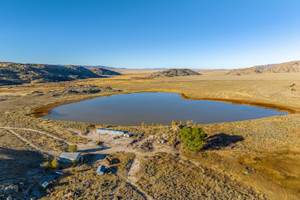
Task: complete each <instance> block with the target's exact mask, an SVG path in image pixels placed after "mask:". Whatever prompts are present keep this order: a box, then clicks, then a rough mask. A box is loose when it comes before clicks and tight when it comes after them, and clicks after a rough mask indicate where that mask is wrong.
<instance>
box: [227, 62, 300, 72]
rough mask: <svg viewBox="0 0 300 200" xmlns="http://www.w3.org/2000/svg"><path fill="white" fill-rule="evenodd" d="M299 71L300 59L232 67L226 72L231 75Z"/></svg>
mask: <svg viewBox="0 0 300 200" xmlns="http://www.w3.org/2000/svg"><path fill="white" fill-rule="evenodd" d="M292 72H300V61H291V62H285V63H280V64H269V65H258V66H254V67H249V68H241V69H234V70H231V71H230V72H228V74H232V75H246V74H261V73H292Z"/></svg>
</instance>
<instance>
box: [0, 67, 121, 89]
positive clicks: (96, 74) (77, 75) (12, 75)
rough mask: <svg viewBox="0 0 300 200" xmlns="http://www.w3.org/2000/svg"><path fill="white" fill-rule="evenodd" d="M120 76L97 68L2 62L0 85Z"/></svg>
mask: <svg viewBox="0 0 300 200" xmlns="http://www.w3.org/2000/svg"><path fill="white" fill-rule="evenodd" d="M119 74H120V73H117V72H115V71H111V70H109V69H100V68H95V69H93V70H89V69H87V68H85V67H82V66H75V65H66V66H63V65H47V64H21V63H11V62H0V85H17V84H23V83H45V82H59V81H72V80H76V79H87V78H103V77H105V76H108V75H119Z"/></svg>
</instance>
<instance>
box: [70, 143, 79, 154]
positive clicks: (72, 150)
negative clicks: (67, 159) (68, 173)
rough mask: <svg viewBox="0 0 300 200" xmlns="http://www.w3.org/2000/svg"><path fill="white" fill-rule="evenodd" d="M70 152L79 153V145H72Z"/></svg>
mask: <svg viewBox="0 0 300 200" xmlns="http://www.w3.org/2000/svg"><path fill="white" fill-rule="evenodd" d="M69 152H77V145H76V144H74V145H71V146H70V147H69Z"/></svg>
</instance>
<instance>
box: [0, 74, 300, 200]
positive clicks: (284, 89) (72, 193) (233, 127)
mask: <svg viewBox="0 0 300 200" xmlns="http://www.w3.org/2000/svg"><path fill="white" fill-rule="evenodd" d="M152 72H153V71H147V70H121V71H120V73H122V75H120V76H113V77H109V78H94V79H84V80H76V81H69V82H59V83H37V84H23V85H17V86H1V87H0V114H1V115H0V149H1V154H0V162H1V164H0V169H1V171H0V177H1V179H0V181H1V183H2V184H3V185H5V184H6V185H7V184H10V183H14V184H15V185H18V187H19V188H20V189H19V191H20V194H23V193H22V192H26V190H28V192H27V193H28V195H29V193H30V192H32V190H33V189H32V188H29V186H32V187H34V184H36V182H30V181H28V179H30V178H32V177H30V173H28V171H30V170H31V171H32V170H33V169H36V168H38V166H39V165H40V164H41V163H42V162H44V161H45V160H46V159H47V157H49V156H50V157H51V156H55V155H56V154H57V152H60V150H61V149H63V148H66V147H67V146H68V145H70V144H77V145H78V147H79V149H80V147H81V146H82V147H83V148H85V145H87V144H89V143H90V142H91V141H92V140H93V139H92V138H88V137H85V136H83V135H82V133H84V132H86V131H88V130H89V127H90V124H88V123H81V122H80V123H76V122H64V121H56V120H47V119H43V118H40V117H37V116H41V115H42V114H43V113H47V112H49V110H50V109H51V108H53V107H54V106H56V105H61V104H64V103H68V102H75V101H80V100H83V99H87V98H93V97H98V96H105V95H111V94H121V93H134V92H149V91H151V92H173V93H179V94H182V97H184V98H191V99H203V100H217V101H224V102H231V103H241V104H250V105H257V106H263V107H268V108H275V109H278V110H282V111H287V112H289V113H290V114H288V115H282V116H275V117H269V118H264V119H256V120H248V121H240V122H231V123H218V124H197V126H199V127H202V128H203V129H204V131H205V132H206V133H207V134H208V136H209V137H211V138H212V140H213V138H214V137H216V136H220V135H221V136H222V135H225V137H219V138H218V140H217V141H214V142H215V143H214V144H215V145H216V146H217V147H218V148H208V149H206V150H203V151H202V152H200V153H190V152H187V151H183V148H182V146H181V145H180V144H179V145H177V144H176V142H175V141H176V139H177V138H178V133H177V132H176V130H173V129H172V127H171V125H170V127H168V126H161V125H157V126H150V125H148V126H147V127H145V126H143V127H142V126H135V127H121V126H115V127H112V126H108V125H100V124H99V125H96V126H97V127H110V128H113V129H119V130H125V131H132V132H140V133H144V134H145V137H146V138H148V139H149V138H159V137H160V136H163V137H167V138H168V142H167V143H166V144H165V145H164V146H163V147H161V146H154V151H149V152H148V151H145V150H142V149H141V150H140V151H136V150H130V149H129V148H128V149H129V150H128V152H126V148H123V149H121V150H120V149H118V148H116V149H118V150H120V151H118V152H117V151H116V152H114V151H111V152H107V154H110V156H111V157H112V158H118V159H119V160H120V161H121V163H120V164H119V165H120V166H118V173H117V175H114V174H107V175H105V176H103V177H101V178H99V179H97V178H95V177H94V175H93V174H94V173H95V172H94V171H93V169H94V165H92V164H90V165H84V166H82V165H80V166H79V165H78V166H72V168H71V169H68V170H69V171H68V172H66V171H64V172H65V175H64V177H62V178H61V179H60V180H58V182H57V183H55V184H53V185H52V186H51V188H50V189H48V191H46V192H45V193H46V194H45V195H44V196H43V198H46V199H47V198H48V199H55V198H56V199H68V198H69V199H72V198H77V199H80V198H81V199H84V198H85V197H86V196H89V197H91V196H93V197H94V198H100V197H101V198H107V199H112V197H111V196H109V195H108V194H112V196H114V197H116V196H119V197H120V198H121V197H122V198H124V199H128V198H133V199H172V198H175V197H174V196H173V195H175V194H176V196H177V197H181V198H187V199H197V198H199V199H201V198H206V199H214V198H221V199H225V198H231V199H299V198H300V190H299V185H300V170H299V169H300V142H299V139H300V73H262V74H249V75H240V76H237V75H228V74H227V73H228V71H226V70H220V71H199V73H201V74H202V75H200V76H186V77H170V78H168V77H165V78H156V79H146V78H144V77H146V76H147V75H149V74H150V73H152ZM82 85H93V86H97V87H98V86H99V88H100V89H101V92H99V93H96V94H86V93H76V94H75V93H65V92H64V88H66V87H73V88H77V87H78V88H80V87H82ZM145 112H147V110H145ZM202 114H203V115H205V113H202ZM171 120H172V119H171ZM43 133H45V134H43ZM231 138H233V139H231ZM234 138H239V139H238V140H235V139H234ZM100 140H101V138H100ZM149 140H150V139H149ZM172 141H173V142H172ZM104 145H106V143H105V141H104ZM107 146H110V148H111V149H113V148H114V147H113V145H112V144H110V143H109V142H107ZM159 149H162V150H159ZM104 153H105V152H104ZM128 160H129V161H130V160H138V162H139V165H140V167H139V168H137V169H136V170H135V172H134V174H132V173H131V171H130V170H126V169H129V168H130V166H128V163H129V161H128ZM123 161H124V162H123ZM170 169H172V170H171V171H170ZM32 174H34V173H33V172H32ZM35 176H36V179H38V177H39V175H38V173H36V174H35ZM132 176H134V181H132V179H133V178H132ZM192 177H197V178H196V179H194V178H192ZM86 180H89V183H85V181H86ZM9 181H10V182H9ZM20 182H22V184H23V186H22V184H20ZM24 183H28V184H27V185H25V186H24ZM83 185H84V186H83ZM86 185H88V186H89V188H91V189H88V191H85V190H84V189H82V187H88V186H86ZM201 185H202V186H203V187H202V186H201ZM27 186H28V188H26V187H27ZM78 190H80V191H81V192H82V194H81V196H76V195H78V194H76V191H78ZM24 194H25V193H24ZM104 194H105V195H106V194H107V195H108V196H101V195H104ZM224 194H228V195H229V196H222V195H224ZM201 195H202V196H201ZM230 195H231V196H230ZM195 197H197V198H195Z"/></svg>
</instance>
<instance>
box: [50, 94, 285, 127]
mask: <svg viewBox="0 0 300 200" xmlns="http://www.w3.org/2000/svg"><path fill="white" fill-rule="evenodd" d="M285 114H287V113H286V112H280V111H276V110H273V109H266V108H260V107H255V106H249V105H239V104H231V103H224V102H217V101H204V100H187V99H183V98H181V96H180V95H179V94H174V93H164V92H158V93H134V94H119V95H112V96H109V97H98V98H94V99H89V100H84V101H81V102H76V103H71V104H65V105H62V106H58V107H55V108H53V109H52V110H51V114H50V115H47V116H45V117H44V118H48V119H57V120H65V121H82V122H90V123H99V124H113V125H140V124H141V123H142V122H145V123H147V124H149V125H150V124H151V123H152V122H154V123H161V124H170V123H171V122H172V121H180V120H182V121H183V122H185V121H187V120H193V121H194V122H196V123H217V122H232V121H243V120H248V119H258V118H264V117H270V116H275V115H285Z"/></svg>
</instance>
